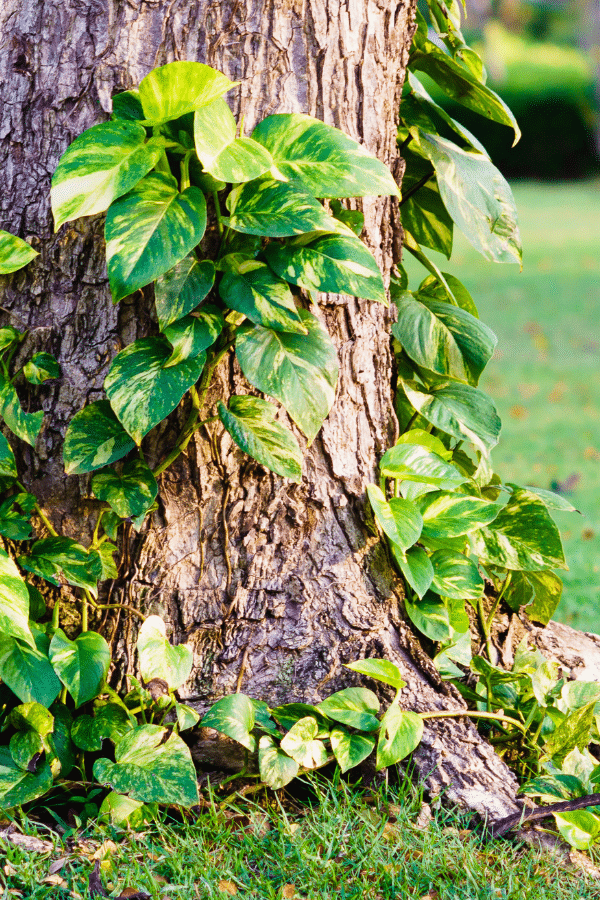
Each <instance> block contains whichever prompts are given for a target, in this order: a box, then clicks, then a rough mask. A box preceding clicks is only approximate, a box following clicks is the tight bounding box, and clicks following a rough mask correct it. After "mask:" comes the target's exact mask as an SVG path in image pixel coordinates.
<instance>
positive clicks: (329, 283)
mask: <svg viewBox="0 0 600 900" xmlns="http://www.w3.org/2000/svg"><path fill="white" fill-rule="evenodd" d="M328 230H329V231H331V230H332V229H331V228H329V229H328ZM266 257H267V260H268V263H269V265H270V266H271V268H272V269H274V270H275V272H277V274H278V275H281V277H282V278H285V280H286V281H289V282H291V284H297V285H299V286H300V287H303V288H305V289H306V290H308V291H324V292H327V293H331V294H348V295H349V296H351V297H364V298H365V299H366V300H377V301H379V302H380V303H385V304H387V299H386V296H385V288H384V286H383V278H382V277H381V272H380V271H379V266H378V265H377V262H376V260H375V258H374V257H373V255H372V254H371V252H370V251H369V250H368V249H367V248H366V247H365V245H364V244H363V243H362V241H360V240H359V239H358V238H357V237H355V236H354V235H351V234H325V235H320V236H318V237H316V238H315V239H314V240H311V241H310V243H308V244H300V245H298V244H293V243H287V244H269V246H268V247H267V250H266Z"/></svg>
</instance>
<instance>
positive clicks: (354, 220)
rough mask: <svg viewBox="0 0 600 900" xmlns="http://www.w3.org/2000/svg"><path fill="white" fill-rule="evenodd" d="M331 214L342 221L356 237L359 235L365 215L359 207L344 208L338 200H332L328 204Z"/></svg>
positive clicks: (363, 224) (362, 228) (363, 225)
mask: <svg viewBox="0 0 600 900" xmlns="http://www.w3.org/2000/svg"><path fill="white" fill-rule="evenodd" d="M329 209H330V211H331V215H332V216H334V217H335V218H336V219H337V220H338V221H339V222H342V223H343V224H344V225H345V226H346V227H347V228H349V229H350V231H353V232H354V234H355V235H356V237H360V236H361V234H362V232H363V230H364V227H365V217H364V213H362V212H361V211H360V210H359V209H346V208H345V207H344V206H342V204H341V203H340V201H339V200H332V201H331V203H330V204H329Z"/></svg>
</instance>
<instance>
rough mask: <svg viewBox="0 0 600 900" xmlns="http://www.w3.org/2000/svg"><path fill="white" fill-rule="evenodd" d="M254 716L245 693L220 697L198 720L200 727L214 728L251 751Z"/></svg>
mask: <svg viewBox="0 0 600 900" xmlns="http://www.w3.org/2000/svg"><path fill="white" fill-rule="evenodd" d="M254 718H255V717H254V705H253V703H252V701H251V700H250V699H249V698H248V697H246V695H245V694H231V695H230V696H228V697H221V699H220V700H217V702H216V703H214V704H213V705H212V706H211V708H210V709H209V710H208V712H207V713H206V714H205V716H204V718H203V719H202V721H201V722H200V727H201V728H214V729H216V731H220V732H222V734H226V735H227V737H230V738H231V739H232V740H234V741H237V743H238V744H241V745H242V747H245V748H246V749H247V750H249V751H250V753H253V752H254V750H255V748H256V741H255V739H254V737H253V736H252V735H251V734H250V732H251V731H252V729H253V728H254ZM261 743H262V738H261ZM292 777H293V776H292Z"/></svg>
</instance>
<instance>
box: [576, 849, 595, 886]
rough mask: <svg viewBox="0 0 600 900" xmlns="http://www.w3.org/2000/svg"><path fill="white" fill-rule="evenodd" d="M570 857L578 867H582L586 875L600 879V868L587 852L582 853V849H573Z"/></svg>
mask: <svg viewBox="0 0 600 900" xmlns="http://www.w3.org/2000/svg"><path fill="white" fill-rule="evenodd" d="M569 859H570V860H571V863H572V864H573V865H574V866H575V868H576V869H581V870H582V871H583V872H585V874H586V875H591V877H592V878H597V879H599V880H600V869H599V868H598V866H595V865H594V863H593V862H592V861H591V859H590V858H589V856H588V855H587V853H582V852H581V850H571V851H570V853H569Z"/></svg>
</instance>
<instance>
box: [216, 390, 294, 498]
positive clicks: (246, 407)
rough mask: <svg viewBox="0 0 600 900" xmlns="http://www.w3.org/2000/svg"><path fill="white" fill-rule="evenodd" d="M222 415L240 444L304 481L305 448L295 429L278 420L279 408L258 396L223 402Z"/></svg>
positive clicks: (274, 468)
mask: <svg viewBox="0 0 600 900" xmlns="http://www.w3.org/2000/svg"><path fill="white" fill-rule="evenodd" d="M218 411H219V416H220V418H221V421H222V422H223V425H224V426H225V428H226V429H227V431H228V432H229V434H230V435H231V437H232V438H233V440H234V441H235V442H236V444H237V445H238V447H239V448H240V449H241V450H243V451H244V453H247V454H248V455H249V456H251V457H252V458H253V459H255V460H256V461H257V462H259V463H261V465H263V466H266V467H267V468H268V469H271V471H272V472H276V473H277V474H278V475H283V477H284V478H291V479H292V480H293V481H298V482H299V481H301V480H302V451H301V450H300V447H299V445H298V441H297V440H296V438H295V437H294V435H293V434H292V432H291V431H288V429H287V428H285V427H284V426H283V425H280V424H279V422H276V421H275V413H276V409H275V407H274V406H273V405H272V404H271V403H268V402H267V401H266V400H260V399H259V398H258V397H235V396H234V397H230V399H229V409H227V408H226V407H225V405H224V404H223V403H222V402H221V401H219V405H218Z"/></svg>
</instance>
